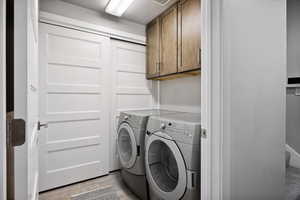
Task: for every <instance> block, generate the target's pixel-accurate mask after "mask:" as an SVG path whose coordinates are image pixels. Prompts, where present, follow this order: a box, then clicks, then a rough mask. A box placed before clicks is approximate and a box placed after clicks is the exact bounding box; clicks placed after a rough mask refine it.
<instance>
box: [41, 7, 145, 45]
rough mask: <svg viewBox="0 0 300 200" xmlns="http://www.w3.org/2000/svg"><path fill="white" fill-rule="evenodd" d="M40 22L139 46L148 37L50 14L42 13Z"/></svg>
mask: <svg viewBox="0 0 300 200" xmlns="http://www.w3.org/2000/svg"><path fill="white" fill-rule="evenodd" d="M40 22H43V23H48V24H53V25H58V26H63V27H67V28H73V29H76V30H80V31H85V32H89V33H94V34H99V35H103V36H107V37H112V38H116V39H121V40H125V41H129V42H134V43H138V44H146V36H142V35H137V34H133V33H127V32H125V31H119V30H116V29H112V28H107V27H104V26H100V25H95V24H91V23H88V22H84V21H81V20H77V19H72V18H69V17H64V16H61V15H56V14H52V13H49V12H44V11H42V12H40Z"/></svg>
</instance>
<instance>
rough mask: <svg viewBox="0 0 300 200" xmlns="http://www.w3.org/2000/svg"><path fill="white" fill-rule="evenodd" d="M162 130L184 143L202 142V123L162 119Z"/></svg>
mask: <svg viewBox="0 0 300 200" xmlns="http://www.w3.org/2000/svg"><path fill="white" fill-rule="evenodd" d="M160 130H161V131H162V132H165V133H167V134H168V135H170V136H171V137H173V138H174V139H175V138H176V140H177V141H181V142H183V143H188V144H194V143H198V142H200V135H201V127H200V125H199V126H195V125H193V124H186V123H180V122H175V121H165V120H162V121H160ZM197 141H198V142H197Z"/></svg>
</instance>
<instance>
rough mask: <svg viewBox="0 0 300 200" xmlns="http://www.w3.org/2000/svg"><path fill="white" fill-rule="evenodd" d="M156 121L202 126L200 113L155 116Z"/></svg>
mask: <svg viewBox="0 0 300 200" xmlns="http://www.w3.org/2000/svg"><path fill="white" fill-rule="evenodd" d="M153 118H154V119H159V120H168V121H177V122H181V123H183V124H188V123H192V124H195V125H200V124H201V114H200V113H174V114H170V115H161V116H153Z"/></svg>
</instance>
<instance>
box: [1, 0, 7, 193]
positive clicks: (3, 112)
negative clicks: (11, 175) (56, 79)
mask: <svg viewBox="0 0 300 200" xmlns="http://www.w3.org/2000/svg"><path fill="white" fill-rule="evenodd" d="M0 19H1V21H0V177H1V179H0V199H6V79H5V77H6V70H5V69H6V62H5V60H6V59H5V57H6V50H5V49H6V41H5V40H6V39H5V38H6V37H5V35H6V33H5V32H6V0H0Z"/></svg>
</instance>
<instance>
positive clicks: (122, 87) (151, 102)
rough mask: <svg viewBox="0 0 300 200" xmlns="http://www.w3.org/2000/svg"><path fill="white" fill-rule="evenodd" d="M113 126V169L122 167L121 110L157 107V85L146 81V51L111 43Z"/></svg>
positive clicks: (121, 43) (115, 41)
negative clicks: (120, 155) (120, 146)
mask: <svg viewBox="0 0 300 200" xmlns="http://www.w3.org/2000/svg"><path fill="white" fill-rule="evenodd" d="M111 43H112V44H111V45H112V73H113V74H112V77H113V78H112V93H113V94H112V124H111V142H110V144H111V155H110V158H111V160H110V170H117V169H119V168H120V163H119V157H118V153H117V147H116V140H117V129H118V120H119V115H120V112H121V111H124V110H132V109H151V108H154V107H156V102H157V101H156V92H157V90H156V88H155V87H154V86H155V85H156V84H155V83H154V82H153V81H151V80H147V79H146V48H145V46H143V45H138V44H133V43H129V42H123V41H118V40H112V41H111Z"/></svg>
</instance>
